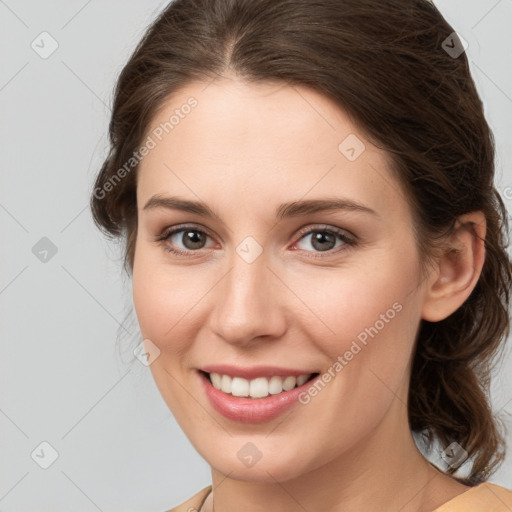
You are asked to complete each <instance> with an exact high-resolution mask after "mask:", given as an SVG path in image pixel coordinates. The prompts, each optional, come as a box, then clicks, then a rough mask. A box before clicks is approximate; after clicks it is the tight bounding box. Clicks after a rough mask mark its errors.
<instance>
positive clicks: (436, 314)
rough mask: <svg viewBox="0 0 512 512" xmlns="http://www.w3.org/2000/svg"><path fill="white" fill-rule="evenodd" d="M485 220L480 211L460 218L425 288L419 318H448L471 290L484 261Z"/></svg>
mask: <svg viewBox="0 0 512 512" xmlns="http://www.w3.org/2000/svg"><path fill="white" fill-rule="evenodd" d="M486 226H487V224H486V221H485V216H484V214H483V213H482V212H480V211H478V212H472V213H468V214H465V215H461V216H460V217H459V218H458V219H457V222H456V224H455V229H454V232H453V233H452V234H451V235H450V236H449V237H448V238H447V239H446V243H447V246H446V249H445V250H444V252H443V254H442V256H440V257H439V259H438V260H437V262H436V266H435V268H434V270H433V271H432V273H431V274H430V277H429V280H428V281H427V284H426V288H425V300H424V303H423V308H422V318H423V319H425V320H427V321H429V322H439V321H440V320H444V319H445V318H447V317H448V316H450V315H451V314H452V313H453V312H455V311H456V310H457V309H459V307H460V306H461V305H462V304H463V303H464V301H465V300H466V299H467V298H468V297H469V295H470V294H471V292H472V291H473V289H474V287H475V286H476V283H477V282H478V279H479V277H480V274H481V272H482V268H483V265H484V261H485V243H484V240H485V233H486Z"/></svg>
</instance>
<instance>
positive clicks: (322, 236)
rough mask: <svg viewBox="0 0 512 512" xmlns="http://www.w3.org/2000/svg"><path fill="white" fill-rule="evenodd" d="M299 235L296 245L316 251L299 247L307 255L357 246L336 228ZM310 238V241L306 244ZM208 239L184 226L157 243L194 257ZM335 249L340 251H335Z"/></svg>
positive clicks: (178, 227)
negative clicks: (306, 246) (302, 245)
mask: <svg viewBox="0 0 512 512" xmlns="http://www.w3.org/2000/svg"><path fill="white" fill-rule="evenodd" d="M298 235H299V236H300V240H299V241H298V242H296V244H295V245H299V244H301V243H303V244H304V245H309V244H310V247H313V249H315V250H314V251H310V250H309V249H307V248H304V247H299V249H300V250H302V251H305V252H306V253H312V252H313V253H314V252H317V253H328V254H326V256H330V255H332V254H333V253H334V254H336V253H339V252H341V251H344V250H347V249H348V248H349V247H350V246H354V245H356V244H357V241H356V239H355V238H352V237H350V236H348V235H347V234H345V232H344V231H342V230H341V229H339V228H336V227H334V226H317V227H315V228H314V229H311V227H309V229H308V230H305V229H304V230H302V231H301V232H299V234H298ZM308 237H309V238H310V240H309V242H306V240H307V239H308ZM208 238H211V237H210V236H209V235H208V233H206V232H205V231H204V230H202V229H198V228H197V227H196V226H190V225H189V226H183V225H182V226H176V227H174V228H172V229H168V230H165V231H164V232H163V233H162V234H161V235H160V236H158V238H157V239H156V241H157V242H160V243H162V244H163V246H164V249H165V250H166V251H167V252H170V253H172V254H175V255H177V256H185V257H194V256H195V254H194V253H197V252H199V251H200V250H201V249H205V248H207V247H205V245H206V241H207V239H208ZM180 244H181V245H180ZM340 247H341V248H340ZM333 249H338V250H335V251H333ZM308 257H311V258H318V257H320V258H321V257H324V256H323V255H322V254H311V255H309V256H308Z"/></svg>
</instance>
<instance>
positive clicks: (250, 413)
mask: <svg viewBox="0 0 512 512" xmlns="http://www.w3.org/2000/svg"><path fill="white" fill-rule="evenodd" d="M198 373H199V377H200V379H201V382H202V385H203V388H204V390H205V392H206V396H207V397H208V398H209V399H210V402H211V404H212V406H213V408H214V409H215V410H216V411H217V412H219V413H220V414H222V415H223V416H225V417H226V418H228V419H230V420H234V421H238V422H241V423H263V422H265V421H269V420H271V419H273V418H277V417H278V416H279V415H280V414H283V413H284V412H285V411H287V410H288V409H289V408H290V407H292V406H293V405H294V404H296V403H298V401H299V395H300V394H301V393H302V392H304V391H305V390H306V389H307V388H309V387H310V386H311V385H312V384H313V383H314V382H315V381H316V380H317V379H318V378H319V377H320V376H321V375H317V376H316V377H315V378H314V379H311V380H309V381H307V382H305V383H304V384H302V386H298V387H296V388H293V389H290V390H289V391H283V392H281V393H279V394H277V395H268V396H267V397H265V398H242V397H237V396H232V395H228V394H226V393H224V392H223V391H220V390H219V389H217V388H215V387H213V385H212V383H211V382H210V379H209V378H208V377H207V376H206V375H205V374H204V373H202V372H198Z"/></svg>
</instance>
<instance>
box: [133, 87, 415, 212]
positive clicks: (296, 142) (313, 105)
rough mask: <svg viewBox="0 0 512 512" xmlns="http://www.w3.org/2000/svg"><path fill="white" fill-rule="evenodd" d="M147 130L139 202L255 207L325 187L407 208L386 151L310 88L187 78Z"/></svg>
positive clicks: (325, 190)
mask: <svg viewBox="0 0 512 512" xmlns="http://www.w3.org/2000/svg"><path fill="white" fill-rule="evenodd" d="M192 105H193V106H192ZM146 137H150V138H151V139H152V140H153V142H154V148H153V149H151V151H149V153H148V154H147V156H145V157H144V158H143V160H142V161H141V163H140V166H139V170H138V190H137V197H138V203H139V208H141V207H142V203H145V201H147V199H148V198H149V197H150V196H151V195H154V194H168V193H171V192H172V194H173V195H181V196H186V197H188V198H191V199H197V198H198V197H200V198H201V199H202V200H205V201H209V200H211V201H212V202H214V203H216V204H218V205H225V206H228V205H229V204H230V203H231V204H233V205H235V204H236V206H237V207H238V206H240V202H241V196H244V197H245V202H244V204H245V205H247V206H249V204H251V205H252V206H251V207H252V208H253V211H254V207H256V203H257V202H259V203H260V206H259V207H260V208H262V207H263V206H265V205H267V208H268V205H269V204H270V203H275V204H278V203H281V202H285V201H287V200H294V199H298V198H302V197H304V196H305V195H307V198H313V197H315V198H316V197H320V196H325V194H330V195H335V196H340V197H348V198H352V199H357V200H359V201H360V202H365V203H371V204H372V208H374V209H376V210H378V209H384V210H386V209H387V210H389V209H390V208H393V209H395V210H397V209H402V210H405V209H406V205H405V204H404V203H405V201H404V198H403V197H402V191H401V188H400V186H399V183H398V182H396V179H395V178H394V177H393V176H392V174H391V172H390V170H389V166H390V161H389V157H388V155H387V154H386V153H385V152H384V151H383V150H381V149H378V148H377V147H375V146H373V145H372V144H371V143H370V142H369V141H368V140H366V138H365V137H364V134H363V133H362V132H361V131H360V130H359V129H358V128H357V126H356V125H355V124H354V123H353V122H352V121H351V119H350V118H349V116H348V115H347V114H346V113H345V112H344V111H343V110H342V109H341V108H339V106H338V105H336V104H335V103H334V102H333V101H332V100H331V99H330V98H328V97H326V96H324V95H322V94H320V93H319V92H317V91H314V90H312V89H309V88H305V87H299V86H290V85H288V84H285V83H283V82H257V83H246V82H245V83H244V82H241V81H240V80H237V79H233V78H229V77H228V78H217V79H216V80H214V81H213V82H212V83H209V84H208V83H203V82H194V83H190V84H188V85H187V86H185V87H184V88H182V89H180V90H179V91H177V92H175V93H174V94H173V95H172V96H171V97H169V98H168V100H167V101H166V102H165V104H164V105H163V106H162V108H160V110H159V111H158V112H157V114H156V115H155V117H154V119H153V121H152V123H151V124H150V126H149V129H148V131H147V134H146ZM194 196H197V197H194ZM262 200H263V201H264V204H263V205H261V202H262ZM402 213H404V212H402Z"/></svg>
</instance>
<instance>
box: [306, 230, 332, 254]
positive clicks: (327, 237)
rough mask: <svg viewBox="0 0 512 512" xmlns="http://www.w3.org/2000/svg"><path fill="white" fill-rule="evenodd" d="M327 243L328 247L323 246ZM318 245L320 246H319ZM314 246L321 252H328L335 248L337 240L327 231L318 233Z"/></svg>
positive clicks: (314, 238) (315, 236) (314, 239)
mask: <svg viewBox="0 0 512 512" xmlns="http://www.w3.org/2000/svg"><path fill="white" fill-rule="evenodd" d="M326 242H327V245H328V247H326V246H325V245H322V244H325V243H326ZM318 243H319V244H320V245H319V246H318ZM312 244H313V247H315V249H319V250H320V251H327V250H329V249H332V248H333V247H334V245H335V244H336V238H335V237H334V236H333V235H332V234H331V233H327V232H325V231H322V232H317V233H316V235H314V236H313V240H312Z"/></svg>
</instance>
